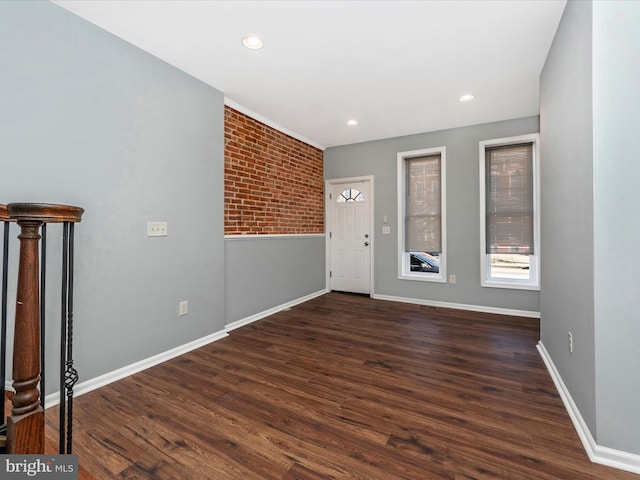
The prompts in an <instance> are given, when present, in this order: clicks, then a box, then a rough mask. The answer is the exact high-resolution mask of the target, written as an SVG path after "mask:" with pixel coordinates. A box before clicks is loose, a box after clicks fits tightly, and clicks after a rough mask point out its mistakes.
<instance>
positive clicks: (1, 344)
mask: <svg viewBox="0 0 640 480" xmlns="http://www.w3.org/2000/svg"><path fill="white" fill-rule="evenodd" d="M8 275H9V222H8V221H7V222H4V240H3V243H2V307H1V309H2V313H1V317H2V325H1V326H0V328H1V329H2V333H1V338H0V357H1V358H0V360H1V365H0V374H1V376H2V385H0V393H1V394H2V406H1V407H0V408H1V409H2V426H1V427H0V433H4V431H5V430H6V423H7V418H6V416H5V414H4V413H5V412H4V401H5V396H6V391H5V383H6V381H7V360H6V359H7V287H8V285H7V279H8Z"/></svg>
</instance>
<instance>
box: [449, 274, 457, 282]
mask: <svg viewBox="0 0 640 480" xmlns="http://www.w3.org/2000/svg"><path fill="white" fill-rule="evenodd" d="M449 283H456V276H455V275H449Z"/></svg>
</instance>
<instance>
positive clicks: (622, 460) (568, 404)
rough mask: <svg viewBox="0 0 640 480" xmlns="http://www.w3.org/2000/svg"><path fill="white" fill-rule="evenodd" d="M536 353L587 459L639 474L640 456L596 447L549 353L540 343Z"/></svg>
mask: <svg viewBox="0 0 640 480" xmlns="http://www.w3.org/2000/svg"><path fill="white" fill-rule="evenodd" d="M537 348H538V352H539V353H540V356H541V357H542V361H543V362H544V364H545V365H546V367H547V370H548V371H549V374H550V375H551V378H552V379H553V383H554V384H555V386H556V389H557V390H558V393H559V394H560V398H561V399H562V402H563V403H564V407H565V408H566V409H567V412H568V413H569V417H570V418H571V421H572V422H573V426H574V428H575V429H576V431H577V432H578V436H579V437H580V441H581V442H582V446H583V447H584V449H585V451H586V453H587V455H588V456H589V459H590V460H591V461H592V462H594V463H600V464H602V465H607V466H609V467H614V468H619V469H621V470H626V471H628V472H632V473H640V455H635V454H633V453H629V452H624V451H622V450H615V449H613V448H608V447H602V446H600V445H598V444H597V443H596V441H595V439H594V438H593V435H591V431H590V430H589V427H587V424H586V422H585V421H584V419H583V418H582V415H581V414H580V410H578V406H577V405H576V404H575V402H574V401H573V398H572V397H571V394H570V393H569V389H568V388H567V386H566V385H565V383H564V381H563V380H562V377H561V376H560V373H559V372H558V370H557V368H556V366H555V364H554V363H553V360H552V359H551V356H550V355H549V352H548V351H547V349H546V348H545V346H544V344H543V343H542V341H540V342H538V345H537Z"/></svg>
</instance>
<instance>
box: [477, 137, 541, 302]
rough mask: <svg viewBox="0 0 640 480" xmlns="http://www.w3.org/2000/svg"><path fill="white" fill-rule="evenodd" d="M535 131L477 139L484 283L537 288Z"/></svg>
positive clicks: (538, 237) (538, 282)
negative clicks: (481, 140)
mask: <svg viewBox="0 0 640 480" xmlns="http://www.w3.org/2000/svg"><path fill="white" fill-rule="evenodd" d="M537 155H538V135H537V134H533V135H522V136H518V137H511V138H501V139H497V140H487V141H484V142H480V245H481V251H480V257H481V265H480V267H481V272H482V279H481V280H482V285H483V286H485V287H502V288H520V289H528V290H538V289H539V288H540V280H539V265H540V261H539V259H540V235H539V225H540V222H539V208H538V205H539V194H538V191H539V190H538V178H539V175H538V158H537Z"/></svg>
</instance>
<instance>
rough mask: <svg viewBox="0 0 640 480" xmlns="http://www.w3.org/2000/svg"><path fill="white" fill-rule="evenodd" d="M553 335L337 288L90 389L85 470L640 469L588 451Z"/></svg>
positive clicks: (411, 476)
mask: <svg viewBox="0 0 640 480" xmlns="http://www.w3.org/2000/svg"><path fill="white" fill-rule="evenodd" d="M538 339H539V322H538V321H537V320H534V319H525V318H517V317H508V316H498V315H489V314H483V313H475V312H464V311H456V310H449V309H441V308H434V307H427V306H420V305H409V304H402V303H395V302H386V301H379V300H373V299H370V298H368V297H364V296H359V295H349V294H341V293H335V292H334V293H329V294H326V295H323V296H321V297H318V298H315V299H313V300H310V301H308V302H305V303H303V304H301V305H297V306H295V307H293V308H291V309H289V310H286V311H282V312H279V313H277V314H275V315H272V316H270V317H268V318H265V319H263V320H260V321H258V322H255V323H253V324H250V325H247V326H244V327H242V328H240V329H237V330H234V331H232V332H231V333H230V336H229V337H227V338H224V339H222V340H219V341H217V342H214V343H212V344H210V345H207V346H205V347H202V348H200V349H198V350H194V351H192V352H189V353H187V354H185V355H182V356H181V357H178V358H175V359H173V360H170V361H168V362H166V363H163V364H161V365H158V366H155V367H153V368H150V369H148V370H145V371H144V372H140V373H138V374H136V375H132V376H130V377H128V378H125V379H123V380H120V381H118V382H115V383H113V384H111V385H108V386H106V387H103V388H101V389H99V390H96V391H93V392H90V393H88V394H85V395H82V396H80V397H78V398H76V399H75V401H74V425H75V427H74V453H77V454H78V455H79V458H80V463H81V465H82V466H83V474H84V475H85V476H84V477H81V479H91V478H95V479H97V480H101V479H157V480H172V479H180V480H185V479H186V480H190V479H215V480H235V479H242V480H253V479H255V480H265V479H273V480H294V479H295V480H320V479H360V480H400V479H404V480H431V479H433V480H440V479H443V480H444V479H447V480H488V479H498V480H632V479H634V480H637V479H638V478H640V477H638V476H637V475H634V474H631V473H628V472H624V471H621V470H616V469H612V468H609V467H605V466H602V465H598V464H594V463H591V462H590V461H589V459H588V458H587V456H586V454H585V452H584V450H583V448H582V444H581V443H580V440H579V438H578V435H577V433H576V431H575V429H574V428H573V425H572V423H571V421H570V419H569V415H568V414H567V412H566V410H565V408H564V406H563V404H562V401H561V399H560V397H559V395H558V393H557V391H556V390H555V387H554V385H553V382H552V380H551V378H550V376H549V374H548V372H547V371H546V369H545V367H544V364H543V362H542V360H541V358H540V356H539V355H538V352H537V350H536V348H535V347H536V344H537V342H538ZM56 415H57V410H56V409H55V408H53V409H49V410H47V412H46V415H45V417H46V421H47V429H46V435H47V439H48V442H54V440H55V439H56V438H57V433H56V425H57V420H56ZM54 443H55V442H54Z"/></svg>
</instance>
